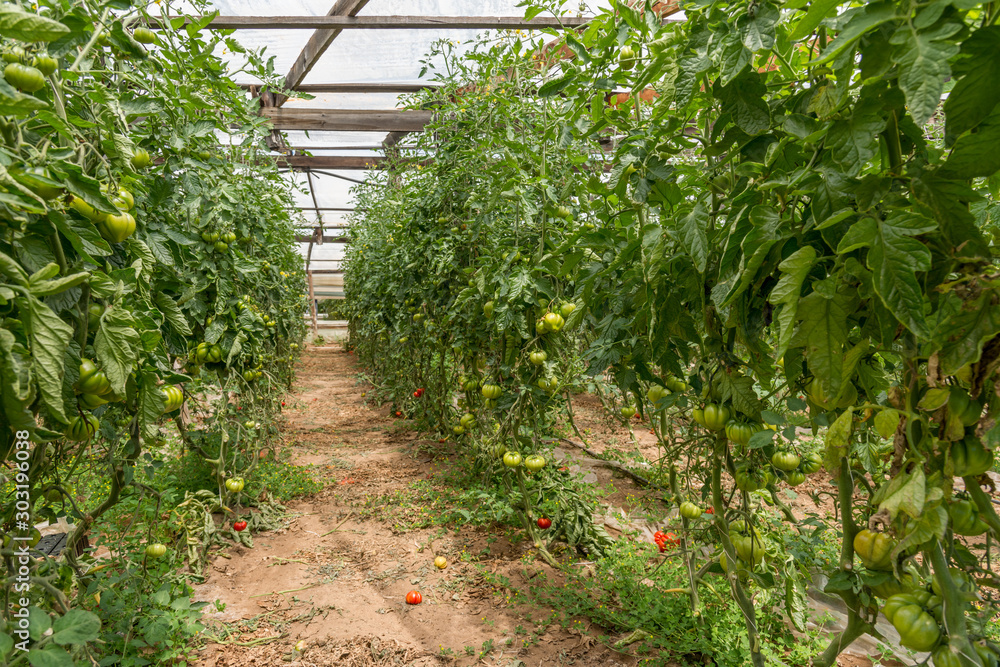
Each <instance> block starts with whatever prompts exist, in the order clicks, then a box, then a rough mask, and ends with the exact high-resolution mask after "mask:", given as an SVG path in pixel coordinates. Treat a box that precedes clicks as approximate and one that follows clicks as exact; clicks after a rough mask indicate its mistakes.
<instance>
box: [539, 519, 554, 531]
mask: <svg viewBox="0 0 1000 667" xmlns="http://www.w3.org/2000/svg"><path fill="white" fill-rule="evenodd" d="M535 523H536V524H537V525H538V527H539V528H541V529H542V530H548V529H549V528H550V527H551V526H552V519H550V518H548V517H544V516H543V517H539V519H538V521H536V522H535Z"/></svg>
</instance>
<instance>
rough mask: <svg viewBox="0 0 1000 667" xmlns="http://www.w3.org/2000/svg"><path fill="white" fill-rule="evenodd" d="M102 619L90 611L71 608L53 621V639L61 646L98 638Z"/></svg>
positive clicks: (83, 642) (78, 643)
mask: <svg viewBox="0 0 1000 667" xmlns="http://www.w3.org/2000/svg"><path fill="white" fill-rule="evenodd" d="M100 629H101V619H99V618H98V617H97V616H96V615H94V614H92V613H91V612H89V611H84V610H82V609H70V610H69V611H67V612H66V613H65V614H64V615H63V616H60V617H58V618H56V620H55V621H54V622H53V623H52V630H53V633H52V641H54V642H55V643H56V644H59V645H60V646H66V645H80V644H86V643H87V642H91V641H94V640H95V639H97V637H98V634H99V631H100Z"/></svg>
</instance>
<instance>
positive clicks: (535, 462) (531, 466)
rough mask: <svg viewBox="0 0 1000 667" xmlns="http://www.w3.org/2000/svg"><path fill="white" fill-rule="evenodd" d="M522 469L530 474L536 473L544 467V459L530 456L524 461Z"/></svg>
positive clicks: (537, 455) (533, 455)
mask: <svg viewBox="0 0 1000 667" xmlns="http://www.w3.org/2000/svg"><path fill="white" fill-rule="evenodd" d="M524 467H525V468H527V469H528V470H529V471H530V472H538V471H539V470H541V469H542V468H544V467H545V457H544V456H541V455H539V454H532V455H531V456H529V457H528V458H526V459H524Z"/></svg>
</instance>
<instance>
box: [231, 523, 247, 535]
mask: <svg viewBox="0 0 1000 667" xmlns="http://www.w3.org/2000/svg"><path fill="white" fill-rule="evenodd" d="M246 529H247V522H246V521H237V522H236V523H234V524H233V530H235V531H236V532H237V533H242V532H243V531H244V530H246Z"/></svg>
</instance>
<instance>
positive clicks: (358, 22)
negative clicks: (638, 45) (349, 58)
mask: <svg viewBox="0 0 1000 667" xmlns="http://www.w3.org/2000/svg"><path fill="white" fill-rule="evenodd" d="M367 2H368V0H346V1H345V0H340V1H339V2H338V3H337V5H335V6H334V8H333V9H332V10H330V11H331V12H332V11H334V10H336V9H337V8H338V6H341V5H343V6H348V7H349V6H352V5H355V4H361V5H362V6H364V5H365V4H367ZM359 9H360V8H359ZM174 18H177V17H171V20H172V19H174ZM591 20H593V19H592V18H591V17H576V16H562V17H558V18H556V17H551V16H550V17H536V18H533V19H525V18H524V17H522V16H343V15H341V16H333V15H327V16H216V17H215V18H214V19H212V22H211V23H209V25H208V27H209V28H210V29H213V30H245V29H255V30H329V31H334V32H336V33H337V34H340V31H341V30H440V29H454V30H541V29H545V28H550V29H555V30H562V29H568V28H579V27H580V26H583V25H586V24H587V23H588V22H590V21H591ZM147 25H148V26H149V27H150V28H154V29H156V28H160V27H161V24H160V22H159V20H156V19H149V21H148V23H147ZM314 36H315V35H314ZM336 36H337V35H333V37H330V38H329V41H328V42H327V43H326V45H325V46H323V49H322V50H323V51H325V50H326V47H328V46H329V45H330V44H329V42H332V41H333V38H334V37H336ZM324 39H326V37H325V36H324V37H322V38H320V39H317V40H316V46H321V45H322V42H323V40H324ZM303 53H305V51H303ZM320 53H322V52H320ZM308 59H309V58H308V57H307V58H306V60H308ZM313 64H315V62H314V63H313ZM307 73H308V70H306V71H305V72H303V76H304V75H305V74H307ZM293 87H294V86H293Z"/></svg>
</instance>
